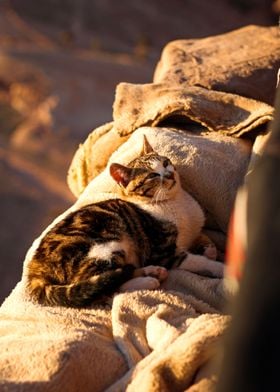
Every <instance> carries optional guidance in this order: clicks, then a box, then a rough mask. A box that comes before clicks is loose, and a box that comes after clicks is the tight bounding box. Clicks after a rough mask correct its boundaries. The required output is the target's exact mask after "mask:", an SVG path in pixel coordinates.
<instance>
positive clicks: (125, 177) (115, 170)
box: [110, 163, 133, 187]
mask: <svg viewBox="0 0 280 392" xmlns="http://www.w3.org/2000/svg"><path fill="white" fill-rule="evenodd" d="M132 170H133V169H130V168H129V167H126V166H123V165H120V164H119V163H112V164H111V166H110V174H111V176H112V178H113V179H114V180H115V181H116V182H117V183H118V184H121V185H122V186H124V187H126V186H127V185H128V183H129V182H130V179H131V174H132Z"/></svg>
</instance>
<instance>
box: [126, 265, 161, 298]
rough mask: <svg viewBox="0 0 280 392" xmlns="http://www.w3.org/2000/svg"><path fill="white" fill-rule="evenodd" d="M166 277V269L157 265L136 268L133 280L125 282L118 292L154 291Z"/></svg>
mask: <svg viewBox="0 0 280 392" xmlns="http://www.w3.org/2000/svg"><path fill="white" fill-rule="evenodd" d="M167 276H168V272H167V270H166V268H164V267H160V266H157V265H148V266H147V267H143V268H137V269H136V270H135V271H134V273H133V278H132V279H130V280H129V281H127V282H125V283H124V284H123V285H122V286H121V287H120V291H121V292H124V291H133V290H155V289H158V288H159V286H160V283H161V282H162V281H164V280H165V279H166V278H167Z"/></svg>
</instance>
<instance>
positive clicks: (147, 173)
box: [110, 135, 180, 201]
mask: <svg viewBox="0 0 280 392" xmlns="http://www.w3.org/2000/svg"><path fill="white" fill-rule="evenodd" d="M110 174H111V176H112V178H113V179H114V180H115V181H116V182H117V183H118V184H119V185H120V188H121V189H122V192H123V193H124V194H125V195H126V196H132V197H133V196H138V197H143V198H150V199H152V200H154V201H160V200H166V199H169V198H170V197H172V195H174V193H175V192H176V191H177V189H178V186H179V185H180V181H179V176H178V174H177V172H176V169H175V167H174V166H173V164H172V163H171V161H170V160H169V159H168V158H166V157H164V156H162V155H159V154H157V153H156V152H155V151H154V150H153V148H152V147H151V145H150V144H149V142H148V140H147V139H146V137H145V135H144V141H143V149H142V153H141V154H140V156H139V157H137V158H136V159H134V160H133V161H131V162H130V163H129V164H128V165H126V166H124V165H121V164H119V163H112V164H111V166H110Z"/></svg>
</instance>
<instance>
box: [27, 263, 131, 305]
mask: <svg viewBox="0 0 280 392" xmlns="http://www.w3.org/2000/svg"><path fill="white" fill-rule="evenodd" d="M134 270H135V267H134V266H133V265H131V264H127V265H125V266H123V267H121V268H118V269H115V270H110V271H105V272H103V273H101V274H99V275H94V276H92V277H91V278H89V279H87V280H83V281H80V282H77V283H71V284H65V285H59V284H51V283H49V282H46V281H44V280H42V279H40V278H38V277H35V276H34V277H33V278H30V279H29V281H28V285H27V289H28V292H29V295H30V296H31V299H32V300H33V301H35V302H38V303H40V304H42V305H47V306H67V307H75V308H77V307H83V306H88V305H90V304H91V303H94V302H95V301H98V300H100V299H102V297H104V296H108V295H111V294H112V293H114V292H115V291H117V290H118V288H119V287H120V286H121V285H122V284H123V283H125V282H126V281H128V280H129V279H131V278H132V277H133V272H134Z"/></svg>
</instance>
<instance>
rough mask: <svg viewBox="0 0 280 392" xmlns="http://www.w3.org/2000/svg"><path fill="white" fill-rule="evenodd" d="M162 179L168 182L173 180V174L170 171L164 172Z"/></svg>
mask: <svg viewBox="0 0 280 392" xmlns="http://www.w3.org/2000/svg"><path fill="white" fill-rule="evenodd" d="M164 177H165V178H168V179H169V180H174V173H173V172H170V171H168V172H165V174H164Z"/></svg>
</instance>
